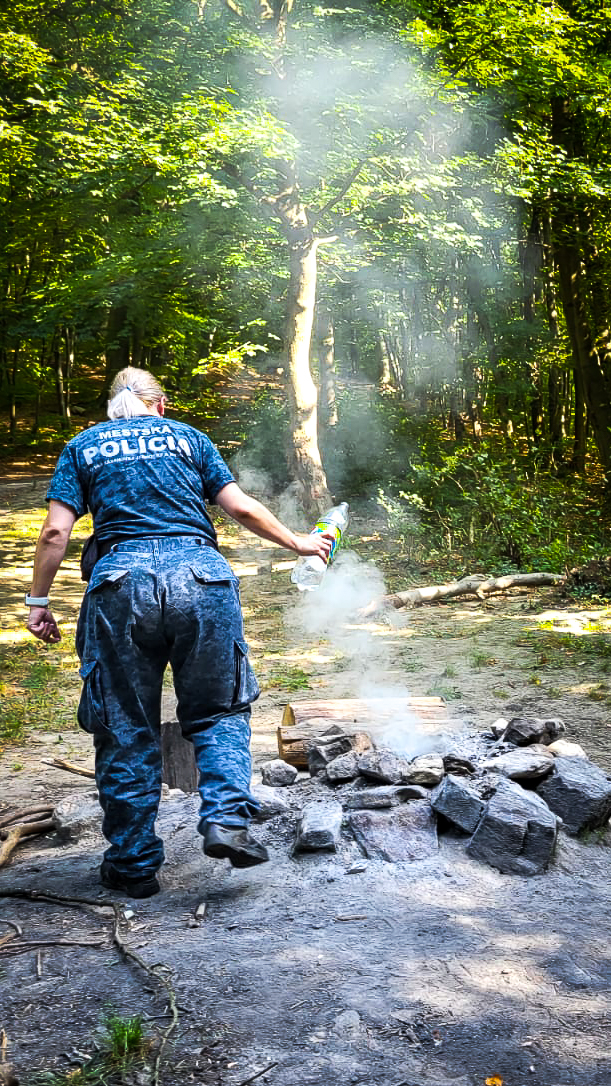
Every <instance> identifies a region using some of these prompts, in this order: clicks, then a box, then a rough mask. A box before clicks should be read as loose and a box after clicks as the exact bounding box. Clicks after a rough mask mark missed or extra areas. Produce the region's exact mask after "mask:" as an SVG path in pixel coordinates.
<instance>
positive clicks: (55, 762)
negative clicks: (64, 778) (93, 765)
mask: <svg viewBox="0 0 611 1086" xmlns="http://www.w3.org/2000/svg"><path fill="white" fill-rule="evenodd" d="M42 761H43V764H44V765H52V766H55V768H56V769H65V770H66V771H67V772H68V773H78V774H79V776H81V777H94V778H95V773H94V772H93V769H84V768H83V767H82V766H80V765H73V763H72V762H65V761H64V760H63V758H43V759H42Z"/></svg>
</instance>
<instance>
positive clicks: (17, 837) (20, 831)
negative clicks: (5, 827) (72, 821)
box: [0, 818, 55, 867]
mask: <svg viewBox="0 0 611 1086" xmlns="http://www.w3.org/2000/svg"><path fill="white" fill-rule="evenodd" d="M54 829H55V826H54V825H53V819H51V818H45V819H43V820H42V821H40V822H22V824H21V825H20V826H13V828H12V829H10V830H9V831H8V833H7V834H6V841H3V843H2V845H1V846H0V867H3V866H4V864H5V863H6V862H7V860H8V859H9V857H10V855H11V853H12V852H14V850H15V849H16V848H17V845H18V844H19V842H20V841H21V838H22V837H29V836H30V835H31V834H35V833H48V832H49V830H54Z"/></svg>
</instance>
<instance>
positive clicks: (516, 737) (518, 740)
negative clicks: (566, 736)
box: [501, 716, 565, 747]
mask: <svg viewBox="0 0 611 1086" xmlns="http://www.w3.org/2000/svg"><path fill="white" fill-rule="evenodd" d="M564 730H565V729H564V724H563V723H562V721H561V720H558V718H557V717H550V718H549V719H547V720H543V719H539V717H525V716H514V717H513V718H512V719H511V720H510V721H509V724H508V725H507V727H506V728H505V731H504V732H503V734H502V735H501V739H502V741H503V742H504V743H513V745H514V746H515V747H526V746H528V745H529V743H552V742H553V741H554V739H558V738H559V737H560V736H561V735H562V734H563V732H564Z"/></svg>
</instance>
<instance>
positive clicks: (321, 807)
mask: <svg viewBox="0 0 611 1086" xmlns="http://www.w3.org/2000/svg"><path fill="white" fill-rule="evenodd" d="M342 818H343V811H342V805H341V803H337V801H336V800H327V801H324V802H322V803H306V805H305V807H304V808H303V811H302V815H301V822H300V824H299V829H298V831H297V842H296V845H295V848H296V850H298V851H300V852H315V851H318V850H319V849H322V850H326V851H330V852H334V851H335V849H336V848H337V846H338V843H339V837H340V833H341V828H342Z"/></svg>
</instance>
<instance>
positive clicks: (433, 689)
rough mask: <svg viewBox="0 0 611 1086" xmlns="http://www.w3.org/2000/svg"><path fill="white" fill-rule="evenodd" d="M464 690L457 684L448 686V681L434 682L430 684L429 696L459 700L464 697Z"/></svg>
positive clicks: (427, 694)
mask: <svg viewBox="0 0 611 1086" xmlns="http://www.w3.org/2000/svg"><path fill="white" fill-rule="evenodd" d="M462 696H463V694H462V690H459V688H458V687H457V686H448V685H447V684H446V683H439V682H436V683H433V684H432V685H431V686H429V688H428V690H427V692H426V697H427V698H443V700H444V701H459V700H460V698H462Z"/></svg>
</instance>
